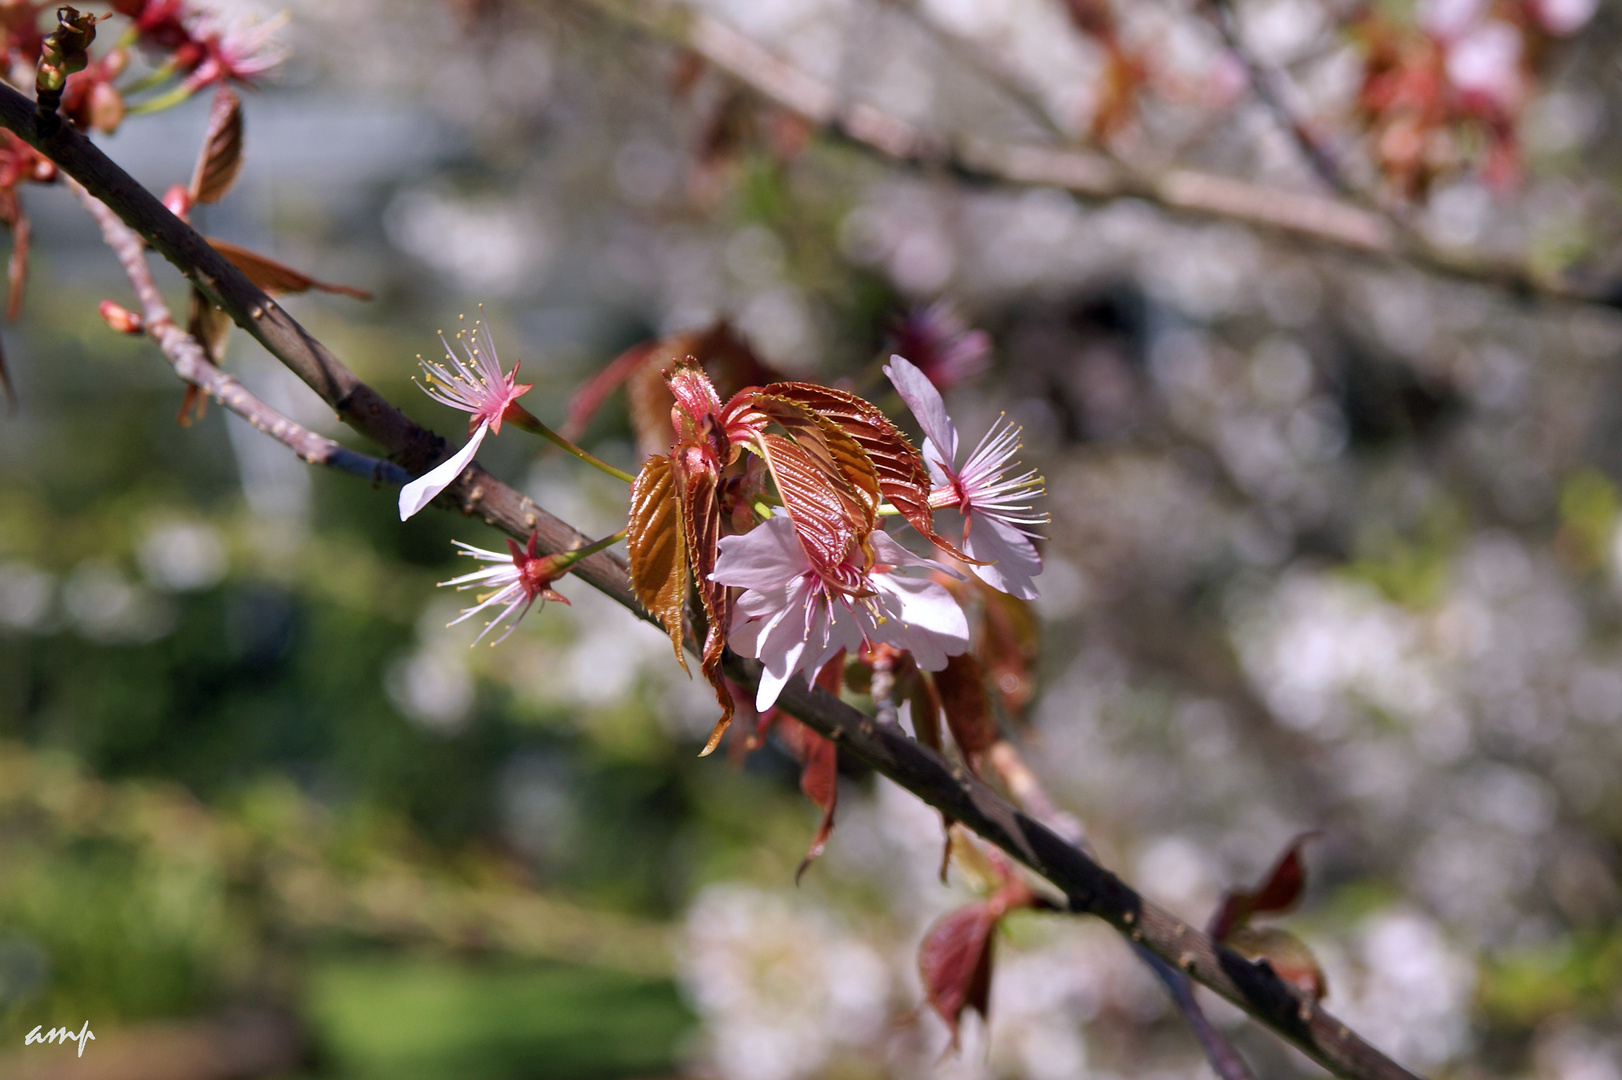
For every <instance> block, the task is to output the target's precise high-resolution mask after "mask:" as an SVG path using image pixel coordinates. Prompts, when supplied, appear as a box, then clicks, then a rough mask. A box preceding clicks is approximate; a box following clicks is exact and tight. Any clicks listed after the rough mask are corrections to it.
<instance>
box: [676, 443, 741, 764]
mask: <svg viewBox="0 0 1622 1080" xmlns="http://www.w3.org/2000/svg"><path fill="white" fill-rule="evenodd" d="M673 474H674V481H675V484H676V490H677V491H678V492H679V493H680V498H681V513H682V535H683V536H684V537H685V539H686V543H687V565H688V566H689V567H691V568H692V575H693V581H694V583H695V585H696V586H697V590H698V596H699V601H700V602H701V603H702V604H703V606H704V618H705V622H706V623H707V626H706V628H705V631H704V652H703V657H702V660H701V662H700V665H699V670H700V671H701V672H702V673H703V675H704V678H705V679H707V680H709V684H710V686H711V687H712V688H713V689H714V690H715V700H716V701H717V702H719V703H720V705H721V719H719V720H717V721H716V722H715V727H714V728H713V729H712V730H711V731H710V739H709V742H708V743H706V744H705V746H704V749H703V751H702V752H701V753H700V755H699V756H700V757H702V756H703V755H704V754H709V753H713V752H714V750H715V748H716V747H717V746H719V745H720V744H721V736H722V735H724V734H726V730H727V725H728V724H730V723H731V722H732V711H733V708H734V706H733V702H732V695H731V694H730V693H729V692H728V691H727V684H726V678H725V677H724V676H723V675H722V674H721V655H722V653H723V652H724V651H725V650H726V634H727V629H728V626H729V624H730V623H731V621H732V594H731V593H730V592H728V591H727V587H726V586H725V585H722V584H719V583H718V582H714V581H711V580H710V575H711V574H712V573H714V571H715V558H716V552H717V549H718V547H719V545H720V541H721V511H720V507H719V506H718V505H717V503H716V494H715V473H714V472H711V471H709V470H707V469H704V470H699V471H697V472H694V473H690V474H687V475H685V476H684V475H682V471H681V469H680V466H679V465H678V466H677V467H676V468H674V469H673Z"/></svg>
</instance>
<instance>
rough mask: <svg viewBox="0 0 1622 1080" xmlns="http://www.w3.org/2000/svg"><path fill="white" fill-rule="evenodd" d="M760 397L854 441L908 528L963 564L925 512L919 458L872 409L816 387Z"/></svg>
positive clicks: (774, 390)
mask: <svg viewBox="0 0 1622 1080" xmlns="http://www.w3.org/2000/svg"><path fill="white" fill-rule="evenodd" d="M761 392H762V393H763V394H768V395H773V396H776V397H782V398H787V399H788V400H790V401H795V402H798V403H799V404H801V405H804V406H806V407H807V408H809V409H811V410H812V411H813V412H816V413H818V414H820V415H821V416H823V417H825V418H826V419H828V420H830V421H832V422H833V423H835V424H837V425H838V426H839V427H840V428H841V429H842V430H843V431H844V432H845V434H847V435H849V436H850V437H851V438H852V439H855V440H856V443H857V445H859V446H860V447H861V448H862V451H863V452H864V453H865V454H866V455H867V458H868V460H869V461H870V462H872V464H873V470H874V473H875V474H876V475H877V476H878V481H879V490H880V492H882V493H883V495H884V497H885V498H886V499H888V500H889V501H890V504H891V505H892V506H894V507H895V508H896V509H897V510H899V511H901V516H902V517H904V518H906V520H907V522H908V524H910V525H911V526H912V527H913V528H915V529H917V530H918V531H919V532H921V533H923V534H924V535H925V536H927V537H929V538H930V540H931V541H933V542H934V543H936V544H938V545H940V546H941V547H942V548H944V549H945V550H947V551H950V552H951V553H952V554H953V555H956V556H958V557H959V558H965V556H963V554H962V553H961V552H960V551H958V549H957V548H956V547H955V546H953V544H952V543H951V542H950V541H948V540H946V539H945V538H943V537H941V536H940V535H938V534H937V533H936V532H935V524H934V516H933V514H932V513H931V512H930V509H929V488H930V484H929V473H928V471H927V470H925V468H924V459H923V455H921V454H919V453H918V451H917V449H916V448H915V447H914V446H913V445H912V443H910V442H908V441H907V437H906V436H905V435H903V434H901V432H900V430H899V429H897V428H896V426H895V424H893V423H891V422H890V418H889V417H887V416H885V415H884V413H882V412H881V411H879V408H878V407H877V406H876V405H874V404H872V403H871V402H869V401H866V400H864V399H862V398H859V397H857V396H856V395H855V394H852V393H848V392H846V391H844V390H835V389H833V388H832V387H828V386H817V385H815V384H814V383H799V382H785V383H772V384H770V385H769V386H766V387H763V388H762V391H761ZM968 561H969V562H973V561H974V560H973V559H969V560H968Z"/></svg>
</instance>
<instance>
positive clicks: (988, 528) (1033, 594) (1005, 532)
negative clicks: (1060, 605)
mask: <svg viewBox="0 0 1622 1080" xmlns="http://www.w3.org/2000/svg"><path fill="white" fill-rule="evenodd" d="M963 552H964V554H966V555H968V556H969V557H970V558H972V559H980V560H982V561H983V562H985V563H986V565H984V566H971V567H969V569H970V570H972V571H974V573H975V575H976V576H978V577H979V578H980V580H981V581H983V582H985V583H986V584H987V585H990V586H991V587H992V588H993V589H999V590H1001V591H1002V592H1005V593H1007V594H1008V595H1010V596H1017V597H1019V598H1020V599H1021V600H1035V599H1036V598H1037V595H1038V593H1037V590H1036V581H1035V578H1036V576H1037V575H1038V574H1040V573H1041V572H1042V556H1040V555H1038V554H1037V553H1036V545H1035V544H1032V543H1031V541H1030V538H1029V537H1028V536H1026V535H1025V534H1024V533H1022V532H1020V531H1019V530H1018V529H1016V528H1015V527H1014V526H1012V525H1010V524H1008V523H1007V522H1005V521H1001V520H999V519H997V518H995V517H991V516H989V515H986V514H975V515H974V523H973V524H972V525H971V526H970V527H969V535H968V537H967V538H966V539H965V540H964V541H963Z"/></svg>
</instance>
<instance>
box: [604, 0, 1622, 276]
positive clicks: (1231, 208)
mask: <svg viewBox="0 0 1622 1080" xmlns="http://www.w3.org/2000/svg"><path fill="white" fill-rule="evenodd" d="M576 2H577V3H584V4H588V5H590V6H592V7H594V8H596V9H598V10H600V11H602V12H604V13H606V14H607V15H609V16H611V17H612V18H614V19H616V20H618V21H620V22H623V23H625V24H628V25H631V26H635V27H637V28H639V29H641V30H643V31H644V32H647V33H649V34H651V35H653V36H655V37H658V38H660V39H662V40H665V41H668V42H671V43H673V44H677V45H680V46H682V47H683V48H686V49H690V50H692V51H693V52H695V53H697V54H699V55H700V56H702V57H704V59H706V60H708V61H709V62H710V63H711V64H713V65H715V66H716V67H717V68H719V69H721V70H722V71H725V72H726V73H727V74H729V75H731V76H732V77H733V78H735V79H737V80H738V81H739V82H742V83H744V84H745V85H747V86H749V87H750V88H752V89H753V90H754V91H755V92H756V93H758V94H760V95H761V96H763V97H765V98H766V99H768V100H770V101H772V102H774V103H776V104H777V105H779V106H781V107H783V108H785V109H788V110H789V111H791V112H794V113H798V114H799V115H800V116H802V117H804V118H805V119H806V120H808V121H809V122H811V123H812V124H814V125H815V126H816V127H818V128H820V129H821V130H822V131H823V132H824V133H825V134H826V135H828V136H830V137H832V138H836V139H840V140H843V141H845V142H849V143H851V144H854V145H856V146H858V147H860V148H861V149H863V150H865V151H868V152H870V153H876V154H878V155H879V156H881V157H884V158H886V159H888V160H889V161H891V162H894V163H895V164H897V165H902V166H906V167H908V168H913V169H918V170H920V171H925V172H930V173H935V174H942V175H949V176H955V177H957V178H959V179H962V180H965V181H969V182H973V183H982V184H994V185H1012V186H1016V187H1054V188H1059V189H1061V190H1064V191H1067V192H1069V193H1070V194H1071V195H1073V196H1075V197H1076V198H1078V199H1082V200H1085V201H1088V202H1110V201H1114V200H1119V199H1141V200H1142V201H1144V202H1147V203H1151V204H1153V205H1155V206H1159V207H1161V208H1162V209H1164V210H1168V211H1173V212H1175V213H1179V214H1186V215H1189V216H1192V217H1198V218H1206V219H1219V220H1224V221H1233V222H1237V223H1240V224H1243V225H1246V226H1249V227H1251V228H1255V229H1259V230H1263V231H1267V232H1272V233H1276V234H1278V235H1280V236H1284V237H1288V238H1291V239H1295V240H1301V241H1306V242H1309V243H1312V244H1315V245H1319V246H1322V247H1326V248H1330V249H1334V250H1339V251H1344V252H1348V253H1351V254H1355V255H1360V256H1368V257H1374V258H1377V259H1380V260H1384V261H1396V262H1400V263H1405V264H1407V265H1410V266H1413V267H1416V268H1418V269H1421V270H1424V271H1426V272H1427V273H1430V274H1434V275H1437V276H1439V277H1445V278H1451V279H1454V280H1458V281H1464V282H1468V283H1472V284H1477V285H1483V286H1487V287H1490V288H1495V289H1499V290H1501V291H1503V292H1506V293H1509V294H1511V295H1515V296H1528V297H1537V298H1541V299H1546V300H1558V301H1565V302H1571V303H1583V304H1603V305H1606V306H1609V307H1619V306H1622V289H1618V288H1617V287H1616V286H1614V285H1611V284H1610V283H1607V282H1593V283H1584V284H1574V283H1572V282H1570V281H1567V280H1564V279H1561V278H1556V277H1551V276H1549V275H1547V274H1545V273H1542V272H1539V271H1537V270H1535V269H1534V268H1532V267H1530V266H1528V265H1525V264H1523V263H1520V262H1505V261H1498V260H1492V259H1484V258H1480V257H1477V256H1475V255H1471V254H1468V253H1462V252H1457V251H1451V250H1447V249H1443V248H1439V247H1437V246H1435V245H1433V244H1431V243H1430V242H1428V241H1427V240H1425V239H1424V238H1423V237H1422V236H1420V235H1418V234H1417V233H1414V232H1412V231H1411V230H1408V229H1405V228H1400V227H1398V226H1396V225H1395V224H1394V223H1393V222H1392V221H1391V220H1390V219H1389V218H1388V217H1387V216H1386V215H1385V214H1383V213H1380V212H1377V211H1374V210H1370V209H1367V208H1365V207H1362V206H1358V205H1355V204H1353V203H1351V202H1348V201H1346V200H1344V199H1338V198H1324V197H1322V196H1319V195H1313V194H1308V193H1304V192H1295V191H1283V190H1280V189H1277V188H1271V187H1267V186H1264V185H1259V184H1254V183H1250V182H1248V181H1245V180H1238V179H1235V178H1233V177H1227V176H1219V175H1216V174H1214V173H1206V172H1200V171H1197V170H1193V169H1168V170H1166V171H1164V172H1159V173H1154V174H1149V173H1144V172H1139V171H1134V170H1131V169H1129V168H1127V167H1125V166H1124V165H1122V164H1121V163H1120V162H1118V161H1115V160H1112V159H1110V158H1108V157H1106V156H1104V155H1102V154H1097V153H1093V152H1090V151H1085V150H1070V149H1052V148H1049V147H1041V146H1033V145H1028V144H1019V143H1007V142H1000V141H997V140H992V139H981V138H975V137H973V136H959V137H955V138H954V137H946V136H941V135H936V134H930V133H926V132H923V131H920V130H918V129H917V128H915V127H913V126H912V125H910V124H908V123H907V122H905V121H903V120H901V119H899V118H898V117H896V116H894V115H892V114H890V113H887V112H885V111H884V110H882V109H880V108H878V107H877V106H875V105H873V104H871V103H868V102H848V101H847V100H846V99H845V97H844V96H842V95H840V94H838V93H836V92H835V91H834V89H833V88H832V87H830V86H828V85H827V84H826V83H824V82H823V81H822V80H820V79H817V78H815V77H814V76H812V75H809V74H807V73H806V72H804V71H802V70H800V69H799V68H797V67H795V66H793V65H792V64H790V63H788V62H786V61H785V60H783V59H782V58H781V57H778V56H776V55H774V54H773V53H771V52H770V51H769V50H767V49H765V48H763V47H762V46H761V45H759V44H758V43H757V42H755V41H754V40H752V39H750V38H748V37H746V36H745V35H743V34H741V33H739V32H738V31H736V30H734V29H732V28H731V27H730V26H728V25H727V24H726V23H724V22H722V21H720V20H719V19H716V18H715V17H713V16H711V15H709V14H707V13H704V12H701V11H696V10H692V9H689V8H686V7H684V6H682V5H680V4H671V3H665V2H662V0H576Z"/></svg>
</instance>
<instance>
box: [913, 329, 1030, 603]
mask: <svg viewBox="0 0 1622 1080" xmlns="http://www.w3.org/2000/svg"><path fill="white" fill-rule="evenodd" d="M884 373H885V374H886V375H888V376H889V377H890V381H891V382H892V383H894V384H895V388H896V392H897V393H899V394H900V395H901V400H903V401H905V402H906V403H907V407H908V408H910V409H911V410H912V413H913V415H914V416H916V417H917V418H918V423H919V425H920V426H921V427H922V428H923V429H924V435H925V440H924V464H925V465H926V466H928V468H929V475H930V479H931V480H933V481H934V482H935V485H936V490H935V492H933V493H932V494H931V496H930V505H931V506H934V507H937V508H945V507H956V508H957V510H958V512H959V513H961V514H962V515H963V543H962V548H963V552H964V553H965V554H966V555H968V556H969V557H970V558H973V559H978V560H980V561H982V562H983V563H985V564H986V565H983V566H972V567H970V569H972V570H973V571H974V573H975V574H976V575H978V576H979V577H980V579H981V580H982V581H984V582H985V583H986V584H987V585H990V586H991V587H992V588H994V589H1000V590H1002V591H1003V592H1005V593H1008V594H1010V595H1012V596H1017V597H1019V598H1021V599H1023V600H1034V599H1036V597H1037V589H1036V580H1035V579H1036V576H1037V575H1038V574H1040V573H1041V572H1042V557H1041V556H1040V555H1038V554H1037V552H1036V545H1035V544H1033V543H1031V541H1032V540H1033V539H1037V538H1038V534H1037V533H1035V532H1033V531H1032V529H1033V527H1034V526H1037V525H1045V524H1047V520H1048V516H1047V514H1046V513H1044V512H1041V511H1038V510H1035V509H1034V508H1033V507H1032V506H1031V500H1032V499H1035V498H1037V497H1039V496H1041V495H1042V494H1043V493H1044V492H1043V487H1042V478H1041V477H1040V476H1038V475H1037V474H1036V472H1035V471H1034V470H1027V471H1026V472H1023V473H1021V472H1018V468H1019V465H1018V463H1017V462H1016V461H1015V458H1014V455H1015V454H1017V453H1018V452H1019V449H1020V441H1019V436H1020V429H1019V427H1018V426H1016V425H1014V424H1011V423H1008V422H1007V421H998V422H997V423H996V424H993V425H992V427H991V430H990V431H988V432H986V435H985V438H983V439H981V440H980V444H979V445H978V446H976V447H975V448H974V450H973V452H971V453H970V454H969V457H968V460H967V461H965V462H964V463H963V467H962V468H961V469H960V468H958V467H957V464H956V462H957V426H956V425H955V424H953V423H952V418H951V417H950V416H948V415H946V403H945V402H943V401H942V400H941V395H940V392H939V391H938V390H936V389H935V387H934V386H933V385H932V384H931V383H930V381H929V379H928V378H926V377H925V376H924V373H923V372H921V371H919V370H918V368H916V367H915V366H913V365H912V364H909V363H908V362H907V361H906V360H904V359H903V358H901V357H899V356H892V357H890V363H889V364H888V365H886V366H885V368H884Z"/></svg>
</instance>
